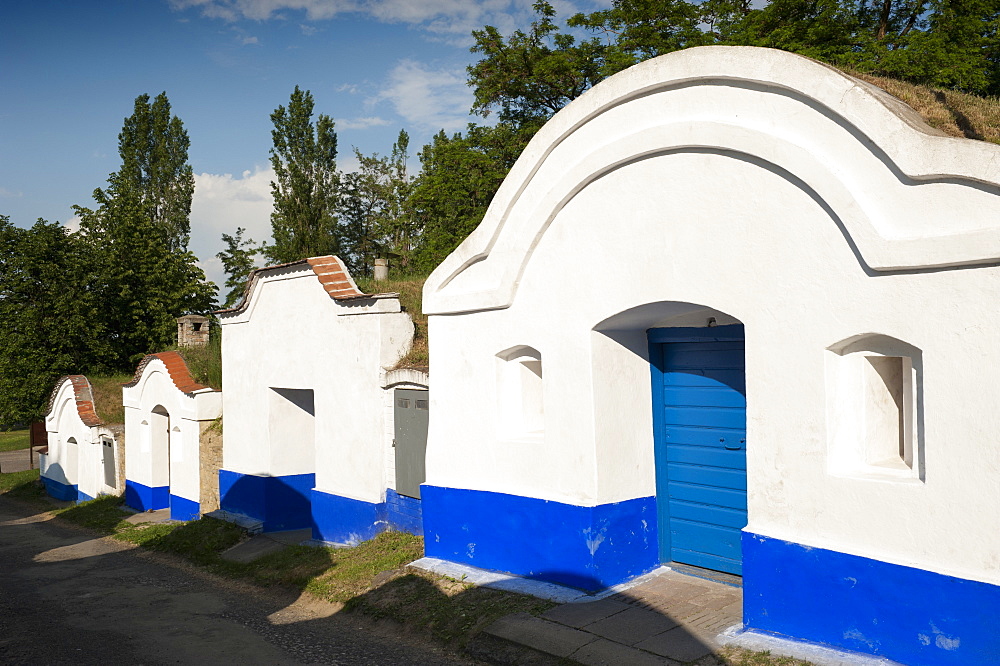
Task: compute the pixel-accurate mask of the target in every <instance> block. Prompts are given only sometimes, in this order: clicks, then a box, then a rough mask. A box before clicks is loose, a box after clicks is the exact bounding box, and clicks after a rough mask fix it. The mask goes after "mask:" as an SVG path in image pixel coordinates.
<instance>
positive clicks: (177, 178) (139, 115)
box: [94, 92, 194, 250]
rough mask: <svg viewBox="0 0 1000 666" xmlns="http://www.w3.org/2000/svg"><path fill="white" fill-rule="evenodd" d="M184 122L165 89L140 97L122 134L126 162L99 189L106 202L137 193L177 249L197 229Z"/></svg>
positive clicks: (120, 151) (139, 202)
mask: <svg viewBox="0 0 1000 666" xmlns="http://www.w3.org/2000/svg"><path fill="white" fill-rule="evenodd" d="M190 143H191V142H190V140H189V139H188V135H187V131H185V129H184V124H183V123H182V122H181V120H180V118H178V117H177V116H171V115H170V101H169V100H168V99H167V94H166V93H165V92H161V93H160V94H159V95H157V96H156V98H155V99H154V100H153V101H152V102H150V100H149V95H140V96H139V97H136V99H135V107H134V110H133V113H132V115H131V116H129V117H128V118H126V119H125V121H124V126H123V127H122V131H121V133H120V134H119V135H118V154H119V155H121V158H122V166H121V168H120V169H119V170H118V171H117V172H115V173H113V174H111V175H110V176H109V177H108V187H107V189H106V190H105V189H100V188H99V189H97V190H96V191H95V192H94V200H95V201H96V202H97V203H98V205H100V206H104V205H107V204H109V203H110V202H112V201H114V200H118V199H121V198H122V197H125V196H132V195H135V197H137V202H136V203H137V205H139V206H140V207H141V208H142V210H143V215H144V216H146V217H148V219H149V220H150V221H151V222H152V225H153V227H154V229H156V230H157V231H158V232H159V233H160V234H161V236H162V237H163V239H164V241H165V242H166V243H167V245H168V246H169V248H170V249H171V250H185V249H187V244H188V240H189V239H190V235H191V222H190V215H191V198H192V196H193V194H194V174H193V173H192V170H191V165H190V164H188V161H187V155H188V147H189V146H190Z"/></svg>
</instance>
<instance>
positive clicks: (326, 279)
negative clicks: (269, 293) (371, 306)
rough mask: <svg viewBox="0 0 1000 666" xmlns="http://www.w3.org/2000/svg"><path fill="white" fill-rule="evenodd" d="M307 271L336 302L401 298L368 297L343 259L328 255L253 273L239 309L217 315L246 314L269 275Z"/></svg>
mask: <svg viewBox="0 0 1000 666" xmlns="http://www.w3.org/2000/svg"><path fill="white" fill-rule="evenodd" d="M306 268H309V269H311V270H312V272H313V273H314V274H315V275H316V278H317V279H318V280H319V282H320V284H321V285H323V289H325V290H326V293H327V294H329V295H330V298H332V299H333V300H335V301H351V300H359V299H379V298H398V297H399V294H395V293H386V294H366V293H364V292H363V291H361V290H360V289H358V285H357V284H355V283H354V278H353V277H351V272H350V271H348V270H347V266H345V265H344V262H343V261H342V260H341V259H340V257H335V256H333V255H325V256H322V257H310V258H308V259H300V260H299V261H292V262H289V263H287V264H275V265H274V266H265V267H264V268H258V269H256V270H254V271H253V272H251V273H250V275H249V277H247V283H246V286H245V287H244V288H243V295H242V296H240V300H239V301H237V303H236V305H234V306H233V307H231V308H226V309H223V310H216V311H215V314H217V315H223V316H230V315H237V314H240V313H241V312H244V311H245V310H246V309H247V307H248V306H249V305H250V300H251V298H252V296H253V294H254V292H255V291H256V287H257V283H258V282H259V281H260V278H262V277H264V276H265V275H268V274H271V273H277V272H279V271H281V270H285V269H290V270H305V269H306Z"/></svg>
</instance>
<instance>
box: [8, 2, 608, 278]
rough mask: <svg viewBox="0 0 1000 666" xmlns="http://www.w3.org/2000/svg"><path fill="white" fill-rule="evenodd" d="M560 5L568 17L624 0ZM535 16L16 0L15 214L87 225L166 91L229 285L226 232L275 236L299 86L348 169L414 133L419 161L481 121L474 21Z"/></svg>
mask: <svg viewBox="0 0 1000 666" xmlns="http://www.w3.org/2000/svg"><path fill="white" fill-rule="evenodd" d="M553 4H555V5H556V6H557V7H558V8H559V9H560V16H567V15H568V14H569V13H571V12H572V11H575V10H592V9H593V8H594V6H595V5H603V4H609V3H603V2H595V1H594V0H574V2H573V3H571V2H569V1H568V0H564V1H560V2H554V3H553ZM531 18H532V14H531V0H368V1H366V0H75V1H74V0H31V1H27V0H25V1H22V0H8V1H6V2H3V3H0V84H2V88H0V89H2V90H3V94H2V95H0V214H5V215H9V216H10V217H11V220H12V221H13V222H14V223H15V224H16V225H18V226H22V227H27V226H30V225H31V224H32V223H33V222H34V221H35V219H37V218H39V217H43V218H45V219H47V220H50V221H59V222H62V223H64V224H67V225H69V226H71V227H72V226H73V219H72V216H73V212H72V208H71V207H72V205H73V204H79V205H83V206H90V205H91V204H92V201H93V200H92V197H91V195H92V193H93V190H94V188H97V187H103V186H104V184H105V182H106V179H107V176H108V174H109V173H111V172H113V171H115V170H117V169H118V167H119V164H120V161H119V157H118V132H119V131H120V130H121V126H122V121H123V119H124V118H125V117H126V116H128V115H131V113H132V107H133V103H134V100H135V98H136V97H137V96H138V95H141V94H143V93H147V94H149V95H150V96H155V95H156V94H158V93H159V92H161V91H166V93H167V96H168V97H169V99H170V102H171V105H172V107H173V112H174V113H175V114H176V115H177V116H179V117H180V118H181V120H182V121H183V122H184V125H185V127H186V129H187V131H188V135H189V136H190V138H191V149H190V152H189V158H190V161H191V165H192V167H193V168H194V172H195V199H194V203H193V207H192V208H193V210H192V216H191V217H192V219H191V223H192V239H191V249H192V250H193V251H194V252H195V253H196V254H197V255H198V256H199V258H200V259H201V264H202V267H203V268H205V270H206V272H207V273H208V275H209V278H211V279H214V280H216V281H217V282H220V283H221V280H223V279H224V275H223V273H222V271H221V266H220V264H219V262H218V260H217V259H216V258H215V256H214V255H215V253H216V252H218V251H219V250H221V249H222V245H221V241H220V240H219V236H220V234H222V233H223V232H227V233H232V232H233V231H234V230H235V228H236V227H237V225H239V226H243V227H245V228H247V229H248V235H249V236H251V237H253V238H255V239H256V240H263V239H265V238H267V237H268V236H269V232H270V220H269V215H270V211H271V201H270V186H269V183H270V179H271V172H270V165H269V163H268V151H269V149H270V147H271V135H270V131H271V122H270V114H271V112H272V111H273V110H274V109H275V108H276V107H277V106H278V105H279V104H287V102H288V97H289V94H290V93H291V91H292V89H293V88H294V87H295V86H296V85H298V86H300V87H301V88H304V89H309V90H311V91H312V93H313V96H314V98H315V101H316V111H317V112H318V113H325V114H327V115H330V116H332V117H333V118H334V120H335V121H336V124H337V131H338V138H339V145H340V166H341V168H343V169H347V170H350V169H351V168H352V165H353V164H354V160H353V159H352V154H353V151H352V146H357V147H358V148H359V149H360V150H361V151H362V152H363V153H365V154H370V153H373V152H378V153H381V154H385V153H387V152H388V151H389V149H390V147H391V145H392V142H393V141H394V140H395V138H396V135H397V134H398V133H399V130H400V129H406V130H407V132H409V133H410V146H411V153H412V154H413V155H414V159H413V165H414V167H416V166H417V165H418V162H417V161H416V159H415V155H416V153H417V152H418V151H419V149H420V147H421V146H422V145H423V144H424V143H426V142H428V141H429V139H430V137H431V136H432V135H433V134H434V133H435V132H437V131H438V130H439V129H442V128H444V129H446V130H449V131H457V130H461V129H463V128H464V127H465V125H466V123H467V122H469V121H471V120H477V119H475V118H471V117H470V116H468V109H469V106H470V105H471V102H472V94H471V91H470V90H469V88H468V87H467V86H466V83H465V82H466V74H465V67H466V66H467V65H469V64H470V63H472V62H473V61H474V59H475V56H474V54H471V53H470V52H469V46H470V45H471V44H472V39H471V36H470V32H471V31H472V30H473V29H475V28H479V27H482V26H483V25H487V24H490V25H495V26H497V27H498V28H500V29H501V31H502V32H503V33H504V34H509V33H510V31H511V30H512V29H514V28H516V27H522V28H523V27H526V26H527V25H528V24H529V23H530V21H531ZM478 120H479V121H480V122H481V121H482V119H478Z"/></svg>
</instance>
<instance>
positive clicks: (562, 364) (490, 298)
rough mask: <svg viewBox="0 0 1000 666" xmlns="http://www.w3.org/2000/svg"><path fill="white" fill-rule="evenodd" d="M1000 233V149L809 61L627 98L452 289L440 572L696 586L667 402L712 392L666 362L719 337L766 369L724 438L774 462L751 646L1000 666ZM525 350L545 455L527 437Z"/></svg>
mask: <svg viewBox="0 0 1000 666" xmlns="http://www.w3.org/2000/svg"><path fill="white" fill-rule="evenodd" d="M998 220H1000V148H998V147H997V146H995V145H990V144H986V143H982V142H974V141H968V140H962V139H954V138H948V137H944V136H938V135H937V133H936V132H934V130H931V129H930V128H929V127H927V126H926V125H924V124H923V123H922V122H921V121H920V120H919V118H917V117H916V114H915V113H914V112H913V111H912V110H910V109H908V108H907V107H905V106H903V105H902V104H901V103H899V102H898V101H895V100H894V99H893V98H890V97H889V96H887V95H886V94H885V93H883V92H881V91H879V90H877V89H875V88H873V87H872V86H870V85H868V84H865V83H863V82H860V81H857V80H855V79H852V78H850V77H848V76H845V75H844V74H842V73H841V72H839V71H837V70H835V69H832V68H830V67H827V66H824V65H822V64H819V63H817V62H814V61H811V60H808V59H806V58H802V57H799V56H795V55H791V54H787V53H783V52H778V51H772V50H766V49H754V48H742V47H740V48H737V47H707V48H698V49H689V50H685V51H682V52H678V53H675V54H671V55H668V56H664V57H661V58H657V59H654V60H651V61H648V62H645V63H642V64H640V65H638V66H636V67H633V68H632V69H630V70H627V71H626V72H623V73H621V74H619V75H617V76H615V77H612V78H610V79H608V80H607V81H605V82H603V83H601V84H600V85H598V86H596V87H595V88H594V89H593V90H591V91H589V92H588V93H586V94H585V95H583V96H581V98H580V99H578V100H577V101H575V102H573V103H572V104H570V105H569V106H568V107H566V108H565V109H564V110H563V111H561V112H560V113H559V114H557V115H556V116H555V117H554V118H553V119H552V120H551V121H550V122H549V123H548V124H547V125H546V126H545V127H544V128H543V129H542V130H541V131H540V132H539V133H538V135H537V136H536V137H535V139H534V140H533V141H532V142H531V144H530V145H529V146H528V148H527V150H526V151H525V153H524V154H523V155H522V157H521V159H520V160H519V161H518V163H517V164H516V165H515V167H514V169H513V170H512V171H511V173H510V175H509V176H508V178H507V179H506V181H505V182H504V184H503V186H502V187H501V189H500V191H499V192H498V194H497V196H496V198H495V199H494V201H493V204H492V205H491V207H490V209H489V212H488V213H487V215H486V218H485V219H484V221H483V223H482V224H481V225H480V227H479V228H478V229H477V230H476V231H475V232H474V233H473V234H472V235H471V236H470V237H469V238H468V239H467V240H466V241H465V242H464V243H463V244H462V245H461V246H460V247H459V248H458V249H457V250H456V251H455V252H454V253H453V254H452V255H451V256H450V257H448V259H446V260H445V262H443V263H442V264H441V266H439V267H438V269H437V270H436V271H435V272H434V273H433V274H432V275H431V277H430V278H429V279H428V281H427V283H426V285H425V290H424V301H423V303H424V308H425V311H426V312H428V313H429V314H430V315H432V316H431V317H430V323H429V332H430V347H431V348H430V356H431V358H432V359H433V373H434V377H435V390H434V395H433V397H432V406H433V413H434V418H433V419H432V420H431V425H430V434H429V441H428V456H427V485H426V491H425V495H424V497H425V501H424V519H425V534H426V544H427V554H428V555H430V556H435V557H441V558H445V559H454V560H460V561H465V562H468V563H470V564H474V565H477V566H482V567H485V568H493V569H501V570H507V571H513V572H515V573H520V574H524V575H529V576H534V577H540V578H545V579H550V580H556V581H561V582H565V583H570V584H576V585H579V586H581V587H591V588H593V587H601V586H605V585H609V584H614V583H617V582H620V581H622V580H624V579H627V578H630V577H632V576H635V575H638V574H641V573H643V572H645V571H648V570H650V569H651V568H653V567H655V566H657V565H658V564H659V563H660V562H661V561H668V560H669V559H670V557H671V555H670V554H669V553H667V554H664V553H662V552H660V549H661V548H662V538H663V524H666V523H662V521H663V519H664V516H663V511H664V506H665V505H666V504H667V503H668V500H667V498H668V497H669V498H671V499H670V502H673V501H674V499H676V498H674V495H673V494H672V493H673V491H672V490H670V488H677V487H679V485H677V484H679V481H677V480H676V479H675V478H673V475H674V474H675V472H676V469H677V468H676V465H677V464H679V463H677V460H676V459H674V458H669V459H668V457H664V458H662V459H661V458H658V454H657V453H656V452H657V451H659V450H661V448H662V447H666V448H662V450H665V451H667V452H668V453H667V454H664V455H665V456H669V455H673V454H670V453H669V451H670V446H672V444H670V442H666V443H663V442H661V441H660V440H658V439H657V436H654V431H655V432H660V431H661V430H662V428H664V427H666V428H668V429H669V428H672V427H675V426H677V424H672V423H667V425H666V426H664V425H663V423H664V419H667V420H668V421H669V418H672V417H670V416H669V415H668V416H664V413H665V412H664V411H663V410H664V409H666V410H667V413H668V414H673V413H674V412H676V411H677V410H676V409H675V407H676V406H671V405H672V403H670V402H669V401H670V398H668V399H667V403H666V407H664V403H662V402H660V403H657V404H654V398H656V396H657V392H658V391H659V392H661V393H662V391H663V389H662V384H659V385H658V384H657V382H662V381H664V376H667V380H669V376H673V375H671V374H670V373H675V374H676V373H681V374H684V373H688V374H698V373H699V372H702V373H704V371H703V370H701V369H699V370H695V371H690V372H689V371H688V370H685V369H683V368H682V369H681V370H677V369H676V368H673V369H671V368H667V369H666V370H663V369H662V368H659V369H657V367H654V368H653V369H652V371H651V360H652V361H654V362H653V365H654V366H656V365H657V362H656V360H655V359H653V358H652V357H651V354H654V355H656V354H663V353H666V352H664V351H663V350H664V349H667V350H668V351H669V350H673V349H675V347H669V348H668V347H664V346H663V345H696V344H698V343H699V342H698V341H699V340H701V341H712V340H715V338H713V334H712V332H711V328H712V327H718V329H719V331H720V334H719V336H716V337H717V338H718V340H719V342H713V343H712V344H724V343H725V341H726V340H738V342H739V344H740V345H745V356H744V359H745V368H743V367H741V368H740V372H742V373H744V376H745V386H744V385H742V384H741V385H739V386H738V387H737V388H736V389H735V393H734V395H736V397H737V398H738V397H739V395H742V396H743V398H744V399H745V425H744V428H745V435H742V436H741V435H738V434H737V435H734V438H730V439H726V437H719V438H718V439H719V441H720V442H721V441H722V440H723V439H726V441H725V443H724V444H725V447H724V448H725V449H726V450H729V449H730V447H731V446H732V447H733V449H734V450H735V449H736V448H738V447H739V446H741V445H743V444H744V442H745V449H743V450H745V468H746V471H745V484H746V486H745V487H746V500H745V502H746V504H745V506H746V509H745V510H746V518H745V520H746V521H747V522H746V523H745V527H743V530H742V532H743V533H742V548H741V549H742V554H740V553H739V552H737V553H736V554H735V555H734V557H735V559H736V560H737V563H738V565H739V566H742V573H743V576H744V597H745V613H744V615H745V621H746V623H747V625H748V626H749V627H751V628H756V629H761V630H766V631H771V632H775V633H779V634H785V635H789V636H792V637H798V638H803V639H807V640H812V641H817V642H824V643H830V644H834V645H839V646H842V647H847V648H850V649H854V650H860V651H868V652H875V653H877V654H884V655H886V656H889V657H892V658H895V659H898V660H901V661H905V662H907V663H955V664H958V663H973V662H974V661H975V659H977V658H979V656H980V655H983V654H991V653H992V654H996V650H1000V645H997V642H996V641H997V640H998V639H997V638H996V635H995V632H993V631H992V630H991V629H989V627H988V626H987V623H986V622H985V620H984V619H983V617H984V616H982V615H980V614H978V612H976V613H969V612H965V611H962V610H961V608H962V607H963V605H965V606H968V607H977V608H982V607H987V608H990V609H991V612H993V613H995V612H997V611H998V610H1000V587H998V585H1000V568H998V567H997V566H996V557H995V553H996V552H998V551H1000V533H998V532H997V531H996V530H995V529H992V528H988V527H987V526H986V523H984V520H985V516H986V515H992V514H990V513H988V511H987V512H986V513H984V507H996V506H998V505H1000V484H998V483H997V482H996V479H997V477H998V476H1000V454H998V453H997V451H996V447H994V446H992V439H991V433H993V432H995V431H997V429H998V427H1000V412H997V410H996V409H995V408H994V405H995V404H997V403H998V402H1000V386H998V383H997V381H996V378H997V368H1000V345H997V344H996V331H997V330H998V329H1000V321H993V320H994V319H1000V317H998V316H996V315H994V314H993V313H992V311H991V310H990V309H989V308H984V307H983V304H984V303H990V302H992V301H993V300H994V299H995V297H996V295H997V294H998V292H1000V268H998V264H1000V222H998ZM656 331H665V332H661V333H657V332H656ZM519 347H524V348H530V349H531V350H533V351H535V352H536V353H537V355H538V357H539V365H540V368H539V376H540V378H541V386H542V389H541V390H542V403H543V405H544V427H543V429H542V433H541V435H540V436H536V437H510V436H507V435H506V434H505V433H506V432H508V431H509V428H506V427H505V426H506V425H507V424H505V423H504V422H502V421H503V420H504V417H503V416H502V413H503V411H502V405H503V404H504V401H505V400H507V401H508V402H509V397H505V396H506V395H507V394H509V392H510V391H511V390H513V389H512V388H511V387H510V386H509V385H508V384H505V380H504V377H505V374H504V372H500V371H498V367H497V363H498V362H502V359H501V360H499V361H498V358H500V357H502V356H503V355H504V354H505V353H507V352H508V350H511V349H515V348H519ZM676 349H680V347H677V348H676ZM732 349H733V350H735V349H736V347H733V348H732ZM713 353H714V352H713ZM719 353H724V354H729V355H730V356H732V357H733V358H735V355H736V353H737V352H735V351H732V350H730V351H725V352H719ZM498 355H500V357H498ZM714 362H715V361H709V363H714ZM741 363H742V360H741ZM727 372H728V371H727ZM707 374H711V373H707ZM668 383H669V381H668ZM658 386H660V388H657V387H658ZM852 387H853V389H852ZM730 388H732V387H730ZM668 390H672V389H670V387H669V386H668ZM852 390H853V391H854V392H855V393H854V394H852ZM845 395H851V396H852V397H851V399H850V400H848V399H846V398H845ZM858 395H861V396H867V397H862V398H857V399H855V398H856V397H857V396H858ZM525 397H530V396H527V395H526V396H525ZM656 399H662V396H660V398H656ZM727 399H728V398H727ZM733 404H735V403H733ZM699 409H700V407H699ZM713 409H714V407H713ZM671 410H673V411H671ZM691 418H693V417H691ZM677 427H681V426H677ZM683 427H690V428H694V427H699V428H700V427H702V426H701V425H698V426H688V425H684V426H683ZM713 427H714V426H713ZM725 427H727V428H730V429H731V432H733V433H738V432H740V431H739V429H738V428H735V427H734V426H732V425H727V426H725ZM743 437H745V440H744V439H742V438H743ZM720 450H722V448H721V447H720ZM727 455H728V454H727ZM699 464H701V463H699ZM705 469H708V467H706V468H705ZM658 470H663V474H664V476H663V478H661V479H659V481H658V479H657V471H658ZM667 470H671V471H669V472H668V471H667ZM709 472H711V473H712V474H714V473H715V471H713V470H709V471H705V470H703V469H700V468H696V467H691V468H690V469H686V470H684V474H688V473H690V474H692V475H695V476H694V477H692V478H695V479H697V478H701V477H698V476H697V475H702V476H704V478H708V476H709V475H710V474H709ZM677 473H678V474H679V472H677ZM725 474H727V475H730V474H731V472H729V471H726V472H725ZM667 477H671V478H672V479H673V480H668V478H667ZM690 483H692V484H694V485H697V484H698V483H700V482H697V481H693V482H690ZM709 485H711V484H709ZM678 501H679V500H678ZM693 504H694V503H692V506H693ZM699 510H700V509H699ZM727 510H728V509H727ZM991 510H992V509H990V511H991ZM675 515H676V512H675ZM657 520H660V521H661V524H660V526H659V528H657ZM658 529H659V531H658ZM678 529H679V531H680V532H683V529H681V528H678ZM675 536H676V535H675ZM678 538H680V537H678ZM658 539H659V542H658ZM658 543H659V545H658ZM737 551H739V548H737ZM849 580H854V581H855V583H856V585H855V586H853V587H851V586H846V587H845V585H846V584H845V583H844V581H849ZM917 588H919V589H920V590H921V592H919V593H916V592H914V591H913V590H915V589H917ZM920 595H924V596H923V597H921V596H920ZM887 599H892V600H893V601H891V602H890V601H886V600H887ZM928 599H930V600H932V601H928ZM942 599H952V601H946V602H943V601H942ZM957 600H961V601H957ZM803 618H815V619H816V622H815V623H810V622H807V621H805V620H803ZM959 645H961V647H960V648H959V647H956V646H959ZM990 650H993V652H990Z"/></svg>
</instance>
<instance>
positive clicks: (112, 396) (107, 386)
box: [87, 375, 132, 425]
mask: <svg viewBox="0 0 1000 666" xmlns="http://www.w3.org/2000/svg"><path fill="white" fill-rule="evenodd" d="M87 379H88V380H89V381H90V388H91V390H92V391H93V394H94V410H95V411H96V412H97V415H98V416H99V417H101V419H102V420H103V421H104V422H105V423H107V424H108V425H112V424H118V423H125V405H123V404H122V384H127V383H128V382H130V381H132V375H93V376H92V375H87Z"/></svg>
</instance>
